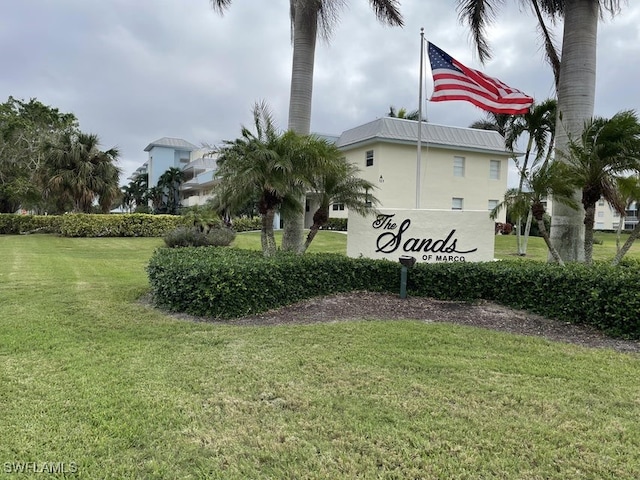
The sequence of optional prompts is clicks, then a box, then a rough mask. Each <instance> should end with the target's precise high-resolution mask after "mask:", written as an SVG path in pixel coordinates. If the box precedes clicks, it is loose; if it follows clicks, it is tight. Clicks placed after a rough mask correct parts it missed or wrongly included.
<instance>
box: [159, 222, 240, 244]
mask: <svg viewBox="0 0 640 480" xmlns="http://www.w3.org/2000/svg"><path fill="white" fill-rule="evenodd" d="M235 238H236V234H235V232H233V231H232V230H229V229H228V228H212V229H211V230H209V231H208V232H206V233H205V232H203V231H202V230H200V229H199V228H196V227H191V228H187V227H179V228H176V229H175V230H173V231H171V232H169V233H167V234H166V235H165V237H164V243H165V245H166V246H167V247H171V248H175V247H227V246H229V245H230V244H231V242H233V240H234V239H235Z"/></svg>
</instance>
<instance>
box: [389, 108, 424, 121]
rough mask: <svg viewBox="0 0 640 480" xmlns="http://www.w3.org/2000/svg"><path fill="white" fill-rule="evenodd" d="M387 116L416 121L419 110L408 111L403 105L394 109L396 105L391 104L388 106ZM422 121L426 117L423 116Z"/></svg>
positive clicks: (418, 116)
mask: <svg viewBox="0 0 640 480" xmlns="http://www.w3.org/2000/svg"><path fill="white" fill-rule="evenodd" d="M387 117H391V118H404V119H405V120H416V121H417V120H418V119H419V118H420V111H419V110H412V111H410V112H409V111H407V109H406V108H404V107H402V108H400V109H399V110H396V107H394V106H393V105H391V106H390V107H389V113H388V114H387ZM422 121H423V122H426V121H427V119H426V118H423V119H422Z"/></svg>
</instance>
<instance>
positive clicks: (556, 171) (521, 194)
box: [491, 161, 577, 265]
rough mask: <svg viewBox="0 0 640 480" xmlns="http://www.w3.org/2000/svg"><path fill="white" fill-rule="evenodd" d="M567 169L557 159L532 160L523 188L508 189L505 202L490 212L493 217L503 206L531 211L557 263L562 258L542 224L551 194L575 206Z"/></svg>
mask: <svg viewBox="0 0 640 480" xmlns="http://www.w3.org/2000/svg"><path fill="white" fill-rule="evenodd" d="M567 169H568V167H567V166H566V165H565V164H563V163H559V162H547V161H536V162H534V164H533V165H532V167H531V171H530V172H529V175H528V176H527V177H526V178H525V179H524V185H523V189H521V190H520V189H516V188H512V189H509V190H507V192H506V193H505V198H504V201H503V202H501V203H499V204H498V205H497V206H496V208H494V209H493V210H492V211H491V218H493V219H495V218H496V217H497V216H498V213H499V212H500V211H501V210H502V209H503V208H511V209H513V210H514V211H516V212H517V213H520V214H522V212H527V211H531V213H532V216H533V218H534V219H535V220H536V224H537V225H538V229H539V231H540V235H541V236H542V238H543V239H544V242H545V244H546V245H547V248H548V249H549V253H550V255H551V258H552V259H553V260H554V261H555V262H557V263H558V264H560V265H564V261H563V260H562V257H561V255H560V253H559V252H558V250H557V249H556V248H555V246H554V245H553V243H552V242H551V238H550V237H549V232H548V231H547V228H546V226H545V224H544V214H545V213H546V208H545V202H546V199H547V198H548V197H550V196H552V197H553V201H554V202H560V203H563V204H565V205H567V206H568V207H569V208H576V207H577V204H576V203H575V200H574V198H573V192H574V186H573V185H571V184H570V183H568V182H567V181H566V175H567Z"/></svg>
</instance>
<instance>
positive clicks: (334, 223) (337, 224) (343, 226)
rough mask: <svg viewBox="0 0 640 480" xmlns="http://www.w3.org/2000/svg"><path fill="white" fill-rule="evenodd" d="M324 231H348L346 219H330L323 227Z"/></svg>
mask: <svg viewBox="0 0 640 480" xmlns="http://www.w3.org/2000/svg"><path fill="white" fill-rule="evenodd" d="M322 230H337V231H339V232H346V231H347V219H346V218H330V219H329V221H328V222H327V223H326V224H324V225H323V226H322Z"/></svg>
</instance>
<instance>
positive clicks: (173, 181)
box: [158, 167, 184, 215]
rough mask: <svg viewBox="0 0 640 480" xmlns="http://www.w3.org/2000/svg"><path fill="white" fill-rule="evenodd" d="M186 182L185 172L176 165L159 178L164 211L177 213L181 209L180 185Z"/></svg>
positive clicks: (171, 213) (172, 213)
mask: <svg viewBox="0 0 640 480" xmlns="http://www.w3.org/2000/svg"><path fill="white" fill-rule="evenodd" d="M183 182H184V172H183V171H182V170H180V169H179V168H176V167H171V168H169V169H168V170H167V171H166V172H164V173H163V174H162V175H160V178H158V187H159V188H161V189H162V192H163V202H162V205H161V210H162V213H168V214H169V215H177V214H178V212H179V210H180V185H182V183H183Z"/></svg>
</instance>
